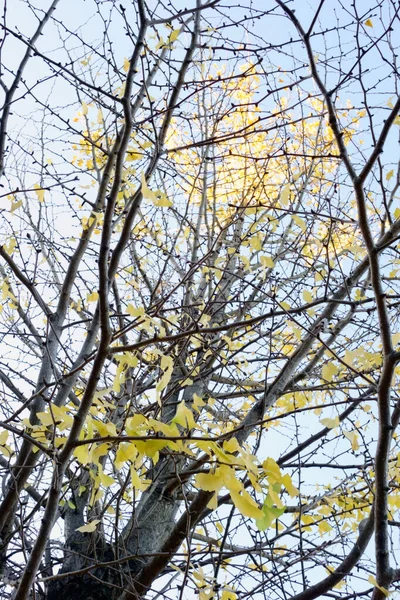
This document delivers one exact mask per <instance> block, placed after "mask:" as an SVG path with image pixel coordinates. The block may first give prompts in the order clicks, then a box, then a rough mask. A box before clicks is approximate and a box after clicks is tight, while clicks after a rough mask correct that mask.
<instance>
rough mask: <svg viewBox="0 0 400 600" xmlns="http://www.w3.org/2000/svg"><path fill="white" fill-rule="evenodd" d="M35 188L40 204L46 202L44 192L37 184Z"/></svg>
mask: <svg viewBox="0 0 400 600" xmlns="http://www.w3.org/2000/svg"><path fill="white" fill-rule="evenodd" d="M33 187H34V188H35V193H36V196H37V197H38V200H39V202H44V190H43V189H42V188H41V187H40V185H38V184H37V183H35V185H34V186H33Z"/></svg>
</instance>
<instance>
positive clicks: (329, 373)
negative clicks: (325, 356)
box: [322, 362, 339, 381]
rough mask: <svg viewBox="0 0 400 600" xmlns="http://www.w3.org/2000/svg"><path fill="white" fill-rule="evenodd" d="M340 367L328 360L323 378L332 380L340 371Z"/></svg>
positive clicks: (323, 371) (323, 368)
mask: <svg viewBox="0 0 400 600" xmlns="http://www.w3.org/2000/svg"><path fill="white" fill-rule="evenodd" d="M338 370H339V369H338V367H337V366H336V365H335V364H334V363H332V362H328V363H326V364H325V365H324V366H323V367H322V379H325V381H332V379H333V376H334V375H336V373H337V372H338Z"/></svg>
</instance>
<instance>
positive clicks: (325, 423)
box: [320, 417, 340, 429]
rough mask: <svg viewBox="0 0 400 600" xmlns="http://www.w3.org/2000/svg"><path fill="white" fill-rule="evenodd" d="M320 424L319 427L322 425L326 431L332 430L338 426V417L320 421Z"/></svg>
mask: <svg viewBox="0 0 400 600" xmlns="http://www.w3.org/2000/svg"><path fill="white" fill-rule="evenodd" d="M320 423H321V425H323V426H324V427H327V428H328V429H334V428H335V427H338V426H339V424H340V421H339V417H335V418H334V419H321V420H320Z"/></svg>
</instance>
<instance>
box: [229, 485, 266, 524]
mask: <svg viewBox="0 0 400 600" xmlns="http://www.w3.org/2000/svg"><path fill="white" fill-rule="evenodd" d="M231 498H232V501H233V504H234V505H235V506H236V508H237V509H238V511H239V512H240V513H241V514H242V515H243V516H244V517H251V518H252V519H262V518H263V516H264V513H263V512H262V510H260V509H259V508H258V504H257V502H256V501H255V500H253V498H252V497H251V496H250V494H249V493H248V492H246V490H243V492H242V494H239V493H238V492H234V491H231Z"/></svg>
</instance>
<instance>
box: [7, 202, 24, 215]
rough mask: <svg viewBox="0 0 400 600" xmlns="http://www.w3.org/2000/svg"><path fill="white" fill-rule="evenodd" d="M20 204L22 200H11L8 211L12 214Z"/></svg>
mask: <svg viewBox="0 0 400 600" xmlns="http://www.w3.org/2000/svg"><path fill="white" fill-rule="evenodd" d="M20 206H22V200H15V201H14V202H11V206H10V213H11V214H13V212H15V211H16V210H17V209H18V208H19V207H20Z"/></svg>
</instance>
